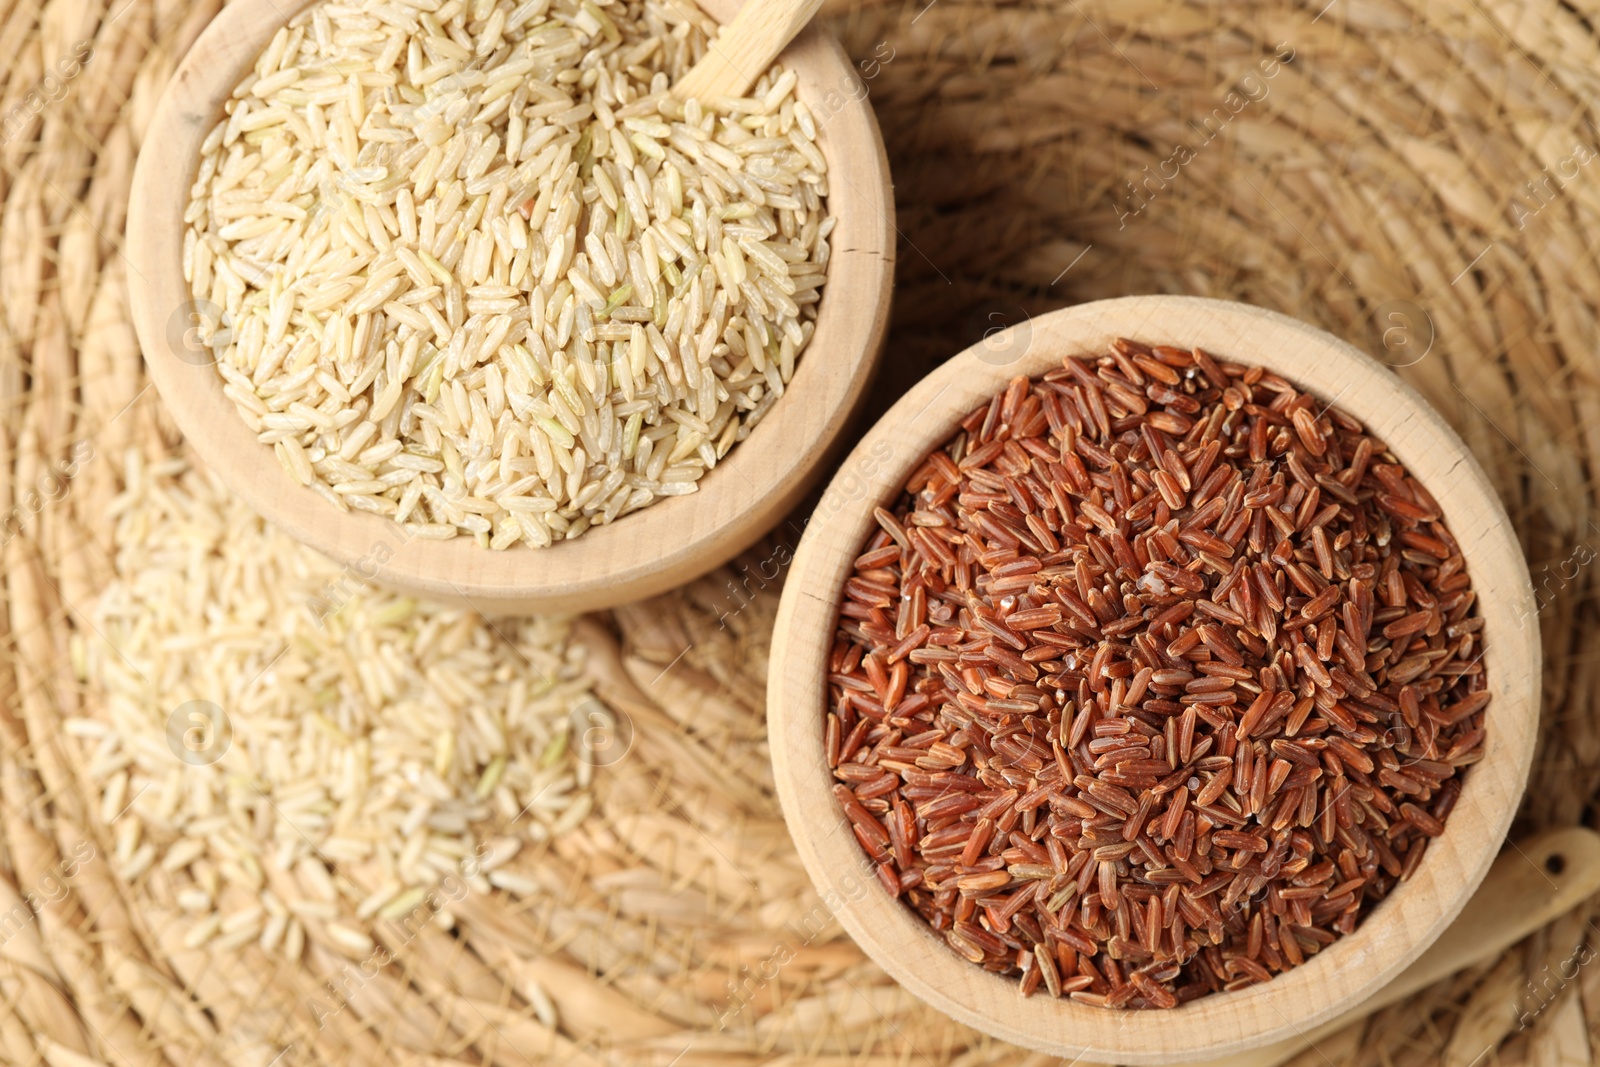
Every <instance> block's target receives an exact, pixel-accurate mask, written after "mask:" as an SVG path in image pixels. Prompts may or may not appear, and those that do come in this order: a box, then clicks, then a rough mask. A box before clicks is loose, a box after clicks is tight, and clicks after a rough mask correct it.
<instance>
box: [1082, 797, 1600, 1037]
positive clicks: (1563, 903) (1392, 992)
mask: <svg viewBox="0 0 1600 1067" xmlns="http://www.w3.org/2000/svg"><path fill="white" fill-rule="evenodd" d="M1596 892H1600V834H1596V833H1595V832H1594V831H1592V830H1586V829H1584V828H1583V827H1581V826H1571V827H1564V828H1562V829H1559V830H1547V831H1545V832H1544V833H1541V834H1538V835H1536V836H1534V837H1532V838H1530V839H1528V840H1526V841H1522V842H1514V843H1512V844H1509V845H1507V846H1506V848H1505V849H1504V850H1503V851H1502V852H1501V853H1500V855H1499V857H1498V858H1497V859H1496V860H1495V861H1494V866H1492V867H1490V868H1489V873H1488V875H1487V876H1485V878H1484V880H1483V884H1482V885H1481V886H1479V887H1478V891H1477V892H1476V893H1474V894H1473V896H1472V899H1471V900H1469V901H1467V906H1466V907H1465V908H1463V909H1462V910H1461V914H1460V915H1458V916H1456V921H1455V922H1453V923H1451V924H1450V927H1449V929H1447V930H1445V932H1444V933H1443V934H1442V935H1441V936H1440V937H1439V940H1437V941H1435V942H1434V943H1433V944H1432V945H1431V946H1430V947H1429V948H1428V951H1426V952H1424V953H1423V954H1422V955H1421V956H1420V957H1418V958H1417V961H1416V962H1415V963H1413V964H1412V965H1411V966H1410V967H1407V968H1406V969H1405V970H1404V971H1402V972H1401V973H1400V977H1398V978H1396V979H1395V980H1394V981H1392V982H1390V983H1389V984H1388V985H1386V986H1384V987H1383V988H1382V989H1380V990H1378V991H1377V992H1375V993H1374V994H1373V995H1372V996H1371V997H1368V998H1367V999H1366V1000H1364V1001H1362V1002H1361V1003H1360V1004H1358V1005H1357V1006H1356V1007H1355V1008H1352V1009H1351V1010H1350V1011H1348V1012H1346V1013H1345V1014H1343V1015H1341V1016H1339V1017H1338V1018H1336V1019H1333V1020H1331V1021H1329V1022H1326V1023H1323V1024H1322V1025H1321V1026H1317V1027H1314V1028H1312V1029H1310V1030H1308V1031H1306V1032H1305V1033H1303V1034H1297V1035H1296V1036H1294V1037H1292V1038H1289V1039H1287V1040H1284V1041H1278V1042H1275V1043H1274V1044H1271V1045H1265V1046H1263V1047H1261V1048H1257V1049H1251V1050H1250V1051H1248V1052H1240V1053H1237V1054H1235V1055H1232V1056H1228V1057H1226V1058H1224V1059H1219V1060H1208V1061H1206V1062H1205V1063H1196V1064H1190V1065H1188V1067H1278V1065H1279V1064H1281V1063H1283V1062H1284V1061H1285V1060H1287V1059H1289V1058H1291V1057H1293V1056H1294V1055H1296V1054H1297V1053H1299V1052H1301V1051H1303V1050H1304V1049H1307V1048H1310V1047H1311V1046H1312V1045H1314V1044H1316V1042H1317V1041H1319V1040H1321V1039H1322V1038H1324V1037H1327V1036H1328V1035H1330V1034H1333V1033H1336V1032H1337V1031H1339V1030H1342V1029H1344V1028H1345V1027H1346V1026H1349V1025H1350V1024H1351V1023H1354V1022H1358V1021H1359V1020H1361V1019H1364V1018H1366V1017H1367V1016H1368V1015H1371V1014H1372V1013H1373V1012H1375V1011H1378V1010H1379V1009H1381V1008H1386V1007H1388V1006H1389V1005H1390V1004H1393V1003H1394V1002H1395V1001H1397V1000H1400V999H1401V998H1403V997H1408V996H1410V995H1411V994H1412V993H1415V992H1416V991H1417V990H1419V989H1422V988H1423V987H1424V986H1429V985H1432V984H1433V983H1434V982H1437V981H1439V980H1440V979H1441V978H1448V977H1449V976H1450V975H1452V974H1454V973H1456V972H1457V971H1459V970H1462V969H1463V968H1466V967H1470V966H1472V965H1473V964H1475V963H1481V962H1483V961H1484V960H1488V959H1492V958H1494V957H1495V956H1498V955H1499V954H1500V953H1501V952H1504V951H1505V950H1506V949H1507V948H1509V947H1510V946H1512V945H1514V944H1516V943H1517V942H1518V941H1521V940H1522V939H1523V938H1524V937H1527V936H1528V935H1529V934H1531V933H1533V931H1535V930H1537V929H1539V927H1541V926H1543V925H1545V924H1546V923H1548V922H1550V921H1551V920H1553V919H1555V918H1556V917H1557V916H1559V915H1561V914H1563V913H1564V912H1566V911H1568V910H1570V909H1572V908H1574V907H1576V906H1577V905H1578V904H1579V903H1580V902H1581V901H1583V900H1584V899H1586V898H1588V897H1591V896H1593V895H1594V894H1595V893H1596ZM1077 1067H1096V1065H1095V1064H1090V1063H1079V1064H1078V1065H1077Z"/></svg>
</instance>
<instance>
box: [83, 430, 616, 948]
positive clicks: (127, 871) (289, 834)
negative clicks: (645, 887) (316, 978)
mask: <svg viewBox="0 0 1600 1067" xmlns="http://www.w3.org/2000/svg"><path fill="white" fill-rule="evenodd" d="M125 476H126V489H125V490H124V492H123V493H122V494H121V495H119V496H118V497H117V498H116V499H115V501H114V502H113V503H112V504H111V505H110V507H111V510H112V513H113V515H114V518H115V523H116V527H115V529H116V537H115V546H116V570H117V574H118V577H117V578H116V579H115V580H114V581H113V582H112V583H111V584H110V585H109V586H108V587H107V588H106V590H105V592H104V593H103V594H102V596H101V597H100V599H99V600H98V602H97V604H96V606H95V608H94V609H93V612H92V617H93V622H94V627H95V629H94V631H91V632H90V633H89V634H88V636H87V638H85V637H83V636H82V635H80V636H79V637H78V638H76V640H77V642H78V643H77V644H76V645H75V647H74V654H75V658H76V666H77V668H78V671H79V674H80V676H82V677H83V678H85V679H86V680H88V681H90V682H91V685H92V688H91V693H96V692H98V693H99V695H100V696H101V697H102V699H91V700H90V701H89V702H88V704H87V708H88V715H89V716H90V717H85V718H78V719H74V720H70V721H68V722H67V724H66V729H67V730H68V732H70V733H72V734H75V735H77V736H78V737H79V738H80V739H81V740H82V742H83V745H84V749H85V752H86V763H87V768H88V773H89V775H90V777H91V778H92V780H94V781H96V782H97V783H100V785H101V789H102V793H101V812H100V814H101V818H102V819H103V821H104V822H106V823H107V824H109V825H110V827H111V831H112V834H113V836H114V839H115V846H114V850H113V851H114V855H113V858H112V863H113V865H114V867H115V868H116V869H117V870H118V872H119V873H120V874H121V875H122V876H123V877H124V878H126V879H128V880H129V881H130V882H142V881H146V880H151V879H159V880H161V881H162V882H163V883H164V884H165V886H166V887H168V888H169V889H171V890H172V891H174V892H175V893H176V898H177V900H178V901H179V902H180V903H181V905H182V907H183V908H184V909H185V910H186V911H188V912H190V913H192V914H193V916H194V923H193V925H192V926H191V927H190V929H189V932H188V934H187V938H188V941H189V943H190V944H191V945H200V944H204V943H207V942H208V941H211V940H212V939H215V941H216V942H217V943H219V944H220V946H221V947H227V946H230V945H243V944H245V943H246V942H249V941H252V940H254V941H259V943H260V944H261V946H262V948H264V949H266V950H268V951H278V952H282V953H284V954H286V955H287V956H289V957H290V958H294V957H297V956H298V955H299V953H300V951H301V948H302V946H303V942H304V939H305V937H306V936H307V932H306V924H307V923H308V922H309V923H316V924H322V925H319V926H317V927H316V928H315V930H316V932H317V933H318V934H319V935H326V936H327V938H328V939H329V940H330V941H331V942H332V943H333V944H335V945H337V946H339V947H341V948H342V949H344V950H345V951H347V952H357V953H358V952H361V951H363V950H370V948H371V944H370V941H369V938H368V936H367V934H366V933H364V932H362V927H363V924H365V923H367V922H368V921H377V920H379V919H386V918H391V917H393V916H395V915H402V914H406V913H408V912H410V911H411V909H412V908H414V907H416V906H417V904H418V902H419V901H420V900H421V899H422V898H423V896H424V895H425V894H426V893H427V892H428V891H429V890H430V889H431V888H432V887H434V886H436V885H438V884H439V883H440V882H441V881H442V880H444V879H447V878H450V879H456V880H459V881H460V882H461V883H464V884H466V885H468V886H471V887H473V888H475V889H477V890H479V891H488V890H489V889H490V888H491V887H498V888H502V889H506V890H508V891H511V892H513V893H526V892H530V891H531V890H532V886H531V885H527V884H523V880H521V879H519V878H517V877H516V876H514V875H511V874H509V873H508V872H504V871H499V870H496V869H495V868H496V867H498V866H499V865H500V864H502V863H504V862H505V861H506V860H507V859H509V858H510V857H511V855H513V854H514V853H515V851H516V850H517V847H518V846H519V844H520V843H522V842H524V841H527V840H541V839H543V838H545V837H548V836H550V835H554V834H559V833H561V832H563V831H564V830H567V829H569V828H571V827H573V826H575V825H576V824H577V823H578V822H579V821H580V820H582V819H583V817H584V816H585V815H586V814H587V813H588V811H589V809H590V803H591V802H590V798H589V795H588V793H587V791H586V789H585V787H586V786H587V785H588V783H589V778H590V774H591V773H592V767H591V766H590V763H591V762H592V761H586V760H585V759H583V758H582V757H583V755H584V754H583V753H582V752H577V753H574V752H572V751H570V750H569V748H568V740H569V737H572V734H573V731H572V727H571V723H572V722H573V721H574V720H575V719H578V720H579V721H582V722H583V723H584V724H585V725H587V724H588V723H589V722H590V721H591V716H590V715H589V712H590V711H595V710H598V709H599V708H600V705H598V704H597V703H596V702H594V701H593V699H592V698H591V697H590V696H589V692H588V688H587V683H586V682H584V681H583V680H582V677H581V670H582V657H581V654H580V646H578V645H576V644H569V643H568V635H567V627H566V625H565V624H564V623H563V622H561V621H559V620H554V619H539V618H529V619H526V620H519V621H511V620H507V621H502V622H496V623H493V624H491V623H489V622H486V621H485V620H483V619H482V618H480V617H479V616H477V615H475V614H473V613H471V612H467V611H461V610H454V609H446V608H443V607H438V606H433V605H429V604H427V603H419V602H416V601H413V600H409V599H406V598H404V597H401V596H397V595H394V594H391V593H387V592H384V591H381V590H378V589H366V588H359V589H355V590H353V591H352V592H351V593H350V595H349V596H348V598H347V599H346V600H344V601H343V602H342V603H341V604H339V605H336V606H335V607H334V608H333V609H332V610H331V611H328V612H327V614H326V615H325V616H324V615H320V613H318V612H316V611H313V610H311V607H312V606H314V605H316V604H326V602H325V601H324V600H323V594H324V592H325V590H326V588H327V583H328V581H329V579H330V577H331V576H333V575H334V574H335V571H334V567H333V565H332V564H331V563H329V562H328V561H327V560H325V559H324V558H323V557H321V556H319V555H318V554H317V553H315V552H313V551H312V550H310V549H307V548H304V547H302V546H300V545H299V544H297V543H295V542H294V541H292V540H291V539H290V538H288V536H287V535H284V534H282V533H279V532H278V531H276V530H274V529H272V528H270V527H267V526H265V525H264V523H263V522H262V521H261V519H259V518H258V517H257V516H256V515H254V514H253V513H252V512H251V511H249V510H248V509H247V508H246V507H245V506H244V505H243V504H241V503H239V502H238V501H237V500H235V499H233V498H231V497H230V496H229V495H228V494H227V492H226V491H225V490H224V489H223V488H222V487H221V486H220V485H219V484H218V483H217V482H216V481H215V480H214V478H213V477H212V476H211V475H209V474H208V473H206V472H203V471H201V470H198V469H195V468H193V467H191V466H190V465H189V463H188V462H187V461H186V460H185V459H183V458H181V457H172V458H168V459H165V460H163V461H161V462H158V463H155V464H152V465H146V464H145V463H144V461H143V460H141V459H140V458H138V457H137V456H136V455H135V456H133V457H131V458H130V459H129V460H128V462H127V466H126V475H125ZM194 701H201V702H208V704H194V703H191V702H194ZM209 706H214V707H216V708H220V709H221V712H220V715H218V714H217V713H216V712H209V713H208V712H207V711H206V709H207V708H208V707H209ZM196 709H200V710H199V717H198V718H196V717H195V712H196ZM574 713H576V714H574ZM208 714H210V715H211V716H213V717H214V721H213V722H211V723H210V724H209V725H208V723H207V715H208ZM602 714H603V713H602ZM584 736H585V731H583V730H579V731H577V737H576V738H574V740H573V743H574V744H576V745H579V746H581V745H582V744H583V738H584ZM219 757H220V758H219ZM452 885H454V883H452ZM224 901H229V902H232V904H233V906H232V907H231V908H230V907H228V906H225V905H224V903H223V902H224ZM437 919H438V921H440V922H441V923H442V924H444V925H446V926H448V925H449V924H450V923H451V918H450V916H449V913H448V911H447V910H445V911H441V912H440V913H439V914H438V916H437Z"/></svg>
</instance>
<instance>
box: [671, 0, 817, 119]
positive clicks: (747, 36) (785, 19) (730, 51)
mask: <svg viewBox="0 0 1600 1067" xmlns="http://www.w3.org/2000/svg"><path fill="white" fill-rule="evenodd" d="M821 6H822V0H745V4H744V6H743V7H741V8H740V9H739V13H738V14H737V15H735V16H734V18H733V21H732V22H730V23H728V24H727V25H726V26H724V27H722V32H721V33H719V34H717V36H716V37H715V38H714V39H713V40H712V41H711V46H710V48H708V49H707V50H706V54H705V55H704V56H703V57H702V58H701V60H700V62H698V63H696V64H695V65H694V66H693V67H691V68H690V70H689V73H687V74H685V75H684V76H683V77H682V78H680V79H678V83H677V84H676V85H674V86H673V87H672V91H673V94H674V95H676V96H677V97H678V99H680V100H688V99H690V98H691V97H692V98H694V99H696V100H699V101H701V102H702V103H710V102H711V101H713V100H716V99H717V98H719V97H723V96H743V95H744V94H745V93H747V92H749V91H750V87H751V86H752V85H754V84H755V83H756V79H758V78H760V77H761V74H762V72H763V71H765V70H766V69H767V68H768V67H770V66H771V65H772V61H773V60H774V59H777V58H778V53H779V52H782V51H783V50H784V49H785V48H786V47H788V44H789V42H790V41H792V40H794V38H795V36H796V35H797V34H799V32H800V31H801V30H803V29H805V28H806V23H808V22H810V21H811V16H813V15H815V14H816V13H817V9H818V8H819V7H821Z"/></svg>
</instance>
